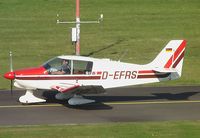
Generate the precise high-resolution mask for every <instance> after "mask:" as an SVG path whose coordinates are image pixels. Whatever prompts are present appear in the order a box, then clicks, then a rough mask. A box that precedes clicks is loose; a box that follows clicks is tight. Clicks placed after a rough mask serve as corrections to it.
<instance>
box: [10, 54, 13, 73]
mask: <svg viewBox="0 0 200 138" xmlns="http://www.w3.org/2000/svg"><path fill="white" fill-rule="evenodd" d="M10 72H13V61H12V52H11V51H10Z"/></svg>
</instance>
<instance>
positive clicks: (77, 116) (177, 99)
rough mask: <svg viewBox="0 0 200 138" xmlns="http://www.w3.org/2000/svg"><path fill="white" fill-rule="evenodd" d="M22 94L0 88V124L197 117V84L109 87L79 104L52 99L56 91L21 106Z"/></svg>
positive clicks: (199, 96) (199, 102)
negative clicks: (85, 103) (93, 101)
mask: <svg viewBox="0 0 200 138" xmlns="http://www.w3.org/2000/svg"><path fill="white" fill-rule="evenodd" d="M24 93H25V91H19V90H16V91H13V94H12V95H11V94H10V92H9V91H7V90H1V91H0V126H4V125H6V126H7V125H43V124H82V123H105V122H135V121H167V120H199V119H200V86H179V87H132V88H131V87H130V88H116V89H108V90H107V91H106V93H105V94H100V95H90V96H87V97H88V98H91V99H95V100H96V101H97V103H93V104H89V105H82V106H69V105H68V104H67V102H66V101H57V100H55V99H54V95H55V92H42V91H38V93H37V94H36V93H35V95H37V96H39V97H44V98H46V99H47V103H42V104H34V105H22V104H20V103H19V102H18V101H17V99H18V98H19V97H20V96H21V95H23V94H24Z"/></svg>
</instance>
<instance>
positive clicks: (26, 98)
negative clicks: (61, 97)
mask: <svg viewBox="0 0 200 138" xmlns="http://www.w3.org/2000/svg"><path fill="white" fill-rule="evenodd" d="M33 92H34V90H26V93H25V95H23V96H21V97H20V98H19V101H20V102H21V103H22V104H31V103H42V102H46V100H44V99H41V98H38V97H36V96H34V95H33Z"/></svg>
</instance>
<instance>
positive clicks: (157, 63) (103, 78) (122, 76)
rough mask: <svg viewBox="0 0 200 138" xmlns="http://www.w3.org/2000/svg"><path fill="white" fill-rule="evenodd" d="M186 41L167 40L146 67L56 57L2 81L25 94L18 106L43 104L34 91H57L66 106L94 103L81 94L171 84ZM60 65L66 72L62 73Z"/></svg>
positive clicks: (108, 61)
mask: <svg viewBox="0 0 200 138" xmlns="http://www.w3.org/2000/svg"><path fill="white" fill-rule="evenodd" d="M185 46H186V40H171V41H170V42H169V43H168V44H167V45H166V46H165V47H164V49H163V50H162V51H161V52H160V53H159V54H158V56H157V57H156V58H155V59H154V60H153V61H152V62H151V63H149V64H146V65H138V64H130V63H123V62H120V61H112V60H110V59H97V58H91V57H83V56H58V57H55V58H53V59H50V60H49V61H47V62H46V63H44V64H43V65H41V66H40V67H36V68H27V69H21V70H15V71H12V70H11V71H10V72H7V73H6V74H5V75H4V77H5V78H7V79H10V80H14V86H16V87H18V88H22V89H25V90H26V94H25V95H23V96H21V97H20V98H19V101H20V102H21V103H26V104H28V103H38V102H45V101H46V100H45V99H41V98H38V97H36V96H34V95H33V92H34V91H36V90H40V89H42V90H57V91H58V92H59V93H58V94H57V95H56V96H55V98H56V99H59V100H65V99H66V100H68V103H69V104H70V105H81V104H87V103H92V102H95V101H94V100H92V99H86V98H84V97H83V95H84V94H92V93H96V94H98V93H103V92H104V91H105V89H108V88H115V87H122V86H128V85H138V84H146V83H153V82H161V81H167V80H174V79H178V78H180V77H181V74H182V66H183V59H184V52H185ZM63 61H66V62H68V65H67V66H68V67H69V69H68V70H69V71H68V72H64V74H62V73H60V74H59V73H58V74H57V73H54V72H59V71H60V72H61V71H62V69H61V68H62V63H63Z"/></svg>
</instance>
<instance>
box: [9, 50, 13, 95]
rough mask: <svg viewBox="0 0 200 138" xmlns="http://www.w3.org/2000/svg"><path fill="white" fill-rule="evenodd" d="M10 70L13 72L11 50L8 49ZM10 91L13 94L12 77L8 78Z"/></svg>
mask: <svg viewBox="0 0 200 138" xmlns="http://www.w3.org/2000/svg"><path fill="white" fill-rule="evenodd" d="M9 54H10V72H12V73H13V61H12V52H11V51H10V53H9ZM10 93H11V95H12V96H13V79H11V80H10Z"/></svg>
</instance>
